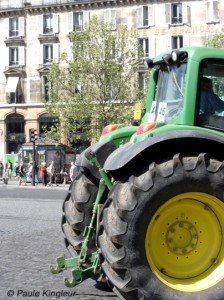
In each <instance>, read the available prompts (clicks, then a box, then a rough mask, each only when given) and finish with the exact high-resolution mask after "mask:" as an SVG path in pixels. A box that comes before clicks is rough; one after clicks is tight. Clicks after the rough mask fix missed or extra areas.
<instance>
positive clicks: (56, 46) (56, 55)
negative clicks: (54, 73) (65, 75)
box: [53, 43, 59, 63]
mask: <svg viewBox="0 0 224 300" xmlns="http://www.w3.org/2000/svg"><path fill="white" fill-rule="evenodd" d="M58 60H59V44H56V43H55V44H53V61H54V62H56V63H58Z"/></svg>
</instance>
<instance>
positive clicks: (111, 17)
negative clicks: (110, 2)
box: [104, 9, 117, 30]
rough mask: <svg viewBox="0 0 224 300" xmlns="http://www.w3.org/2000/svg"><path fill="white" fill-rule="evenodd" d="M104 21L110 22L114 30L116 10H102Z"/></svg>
mask: <svg viewBox="0 0 224 300" xmlns="http://www.w3.org/2000/svg"><path fill="white" fill-rule="evenodd" d="M104 22H105V23H109V24H111V29H112V30H115V29H116V27H117V12H116V10H114V9H112V10H106V11H105V12H104Z"/></svg>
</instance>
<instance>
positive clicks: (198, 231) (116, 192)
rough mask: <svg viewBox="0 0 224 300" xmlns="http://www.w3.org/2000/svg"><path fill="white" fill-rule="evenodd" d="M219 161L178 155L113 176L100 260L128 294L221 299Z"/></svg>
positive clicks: (223, 211)
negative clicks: (126, 175)
mask: <svg viewBox="0 0 224 300" xmlns="http://www.w3.org/2000/svg"><path fill="white" fill-rule="evenodd" d="M223 202H224V164H223V163H222V162H220V161H218V160H216V159H212V158H209V157H208V155H206V154H204V153H203V154H199V155H195V156H187V155H185V156H183V155H180V154H176V155H174V157H173V158H172V159H171V158H168V159H167V160H164V161H163V162H159V163H155V162H154V163H152V164H150V166H149V168H147V170H146V169H145V170H144V171H142V172H138V173H136V174H135V175H132V176H130V177H129V178H128V179H127V180H124V181H122V182H121V181H120V182H117V183H116V184H115V186H114V187H113V189H112V191H111V192H110V194H109V197H108V200H107V203H106V205H105V208H104V211H103V216H102V220H101V225H100V228H99V233H98V244H99V247H100V249H101V254H102V260H103V262H102V264H101V267H102V269H103V272H104V273H105V274H106V276H107V278H108V280H109V281H110V282H111V284H112V285H113V286H114V291H115V292H116V293H117V295H118V296H119V297H120V298H121V299H128V300H137V299H139V300H143V299H144V300H223V299H224V239H223V233H224V203H223Z"/></svg>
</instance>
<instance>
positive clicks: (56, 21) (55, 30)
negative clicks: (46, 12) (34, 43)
mask: <svg viewBox="0 0 224 300" xmlns="http://www.w3.org/2000/svg"><path fill="white" fill-rule="evenodd" d="M58 32H59V31H58V14H53V33H58Z"/></svg>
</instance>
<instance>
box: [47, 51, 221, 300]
mask: <svg viewBox="0 0 224 300" xmlns="http://www.w3.org/2000/svg"><path fill="white" fill-rule="evenodd" d="M145 64H146V65H147V67H149V68H151V76H150V83H149V89H148V94H147V100H146V110H145V113H144V116H143V117H142V120H141V124H140V125H139V126H125V125H124V124H118V125H117V124H114V125H109V126H107V127H106V128H104V130H103V133H102V136H101V138H100V141H99V142H98V143H96V144H94V145H93V146H91V147H89V148H88V149H87V150H86V151H84V153H83V154H82V155H81V156H80V158H79V161H78V164H79V166H80V170H81V171H80V172H79V173H78V175H77V176H76V178H75V180H74V182H73V183H72V185H71V187H70V190H69V193H68V195H67V197H66V199H65V201H64V205H63V218H62V229H63V232H64V234H65V243H66V246H67V248H68V250H69V252H70V253H71V255H72V257H71V258H65V257H64V256H62V257H59V258H58V259H57V266H56V267H53V266H52V265H51V266H50V270H51V272H52V273H59V272H61V271H63V270H65V269H67V268H72V278H71V279H65V280H64V283H65V285H66V286H69V287H74V286H75V285H77V284H79V283H80V282H82V281H83V280H85V279H86V278H89V277H92V278H95V279H96V280H98V281H99V282H104V283H105V284H108V285H109V286H110V287H111V288H112V289H113V291H114V292H115V293H116V294H117V295H118V297H119V298H120V299H127V300H129V299H130V300H137V299H139V300H143V299H144V300H202V299H203V300H223V299H224V163H223V159H224V101H223V100H224V50H223V49H210V48H202V47H195V48H193V47H192V48H182V49H178V50H173V51H172V52H169V53H164V54H162V55H159V56H157V57H156V58H155V59H154V60H147V61H145Z"/></svg>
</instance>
